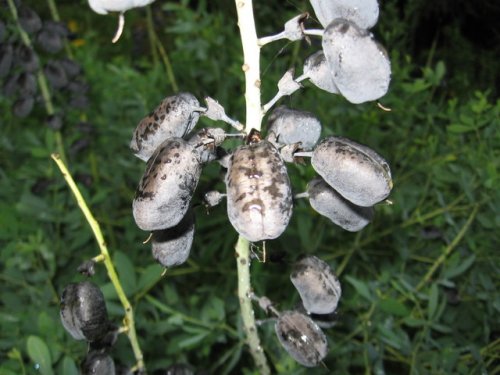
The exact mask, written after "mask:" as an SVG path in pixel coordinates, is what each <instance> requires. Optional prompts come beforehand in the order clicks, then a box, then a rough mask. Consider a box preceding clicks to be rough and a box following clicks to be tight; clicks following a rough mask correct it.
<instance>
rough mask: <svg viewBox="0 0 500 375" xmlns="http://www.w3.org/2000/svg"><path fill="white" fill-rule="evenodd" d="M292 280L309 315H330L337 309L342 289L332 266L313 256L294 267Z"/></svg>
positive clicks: (303, 259) (304, 258) (299, 261)
mask: <svg viewBox="0 0 500 375" xmlns="http://www.w3.org/2000/svg"><path fill="white" fill-rule="evenodd" d="M290 280H291V281H292V283H293V285H294V286H295V288H296V289H297V291H298V292H299V294H300V298H301V299H302V304H303V305H304V308H305V309H306V311H307V312H308V313H313V314H330V313H332V312H334V311H335V309H336V308H337V305H338V302H339V299H340V296H341V294H342V289H341V287H340V283H339V280H338V279H337V277H336V276H335V275H334V273H333V271H332V269H331V268H330V266H329V265H328V264H327V263H325V262H324V261H322V260H321V259H319V258H318V257H315V256H313V255H310V256H306V257H303V258H301V259H299V260H298V261H297V262H295V263H294V265H293V270H292V272H291V274H290Z"/></svg>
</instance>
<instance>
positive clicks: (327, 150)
mask: <svg viewBox="0 0 500 375" xmlns="http://www.w3.org/2000/svg"><path fill="white" fill-rule="evenodd" d="M311 164H312V166H313V168H314V169H315V170H316V172H317V173H318V174H319V175H320V176H321V177H323V179H324V180H325V181H326V182H327V183H328V185H330V186H331V187H332V188H334V189H335V190H336V191H337V192H338V193H339V194H340V195H342V196H343V197H344V198H346V199H347V200H349V201H350V202H352V203H354V204H356V205H358V206H363V207H371V206H373V205H375V204H376V203H378V202H381V201H383V200H384V199H386V198H387V196H388V195H389V193H390V192H391V189H392V179H391V170H390V168H389V165H388V164H387V162H386V161H385V160H384V159H383V158H382V157H381V156H380V155H379V154H377V153H376V152H375V151H373V150H372V149H371V148H369V147H367V146H364V145H361V144H359V143H356V142H354V141H351V140H349V139H347V138H343V137H333V136H332V137H327V138H325V139H323V140H322V141H321V142H320V143H319V144H318V145H317V146H316V148H315V149H314V151H313V154H312V159H311Z"/></svg>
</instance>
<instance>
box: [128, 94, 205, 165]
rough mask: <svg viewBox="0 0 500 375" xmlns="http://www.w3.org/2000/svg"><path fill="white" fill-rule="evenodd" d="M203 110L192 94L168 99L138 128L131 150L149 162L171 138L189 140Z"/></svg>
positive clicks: (143, 120) (142, 121)
mask: <svg viewBox="0 0 500 375" xmlns="http://www.w3.org/2000/svg"><path fill="white" fill-rule="evenodd" d="M200 110H201V109H200V103H199V102H198V100H197V99H196V98H195V97H194V96H193V95H192V94H189V93H180V94H177V95H173V96H168V97H166V98H165V99H163V101H162V102H161V103H160V105H159V106H158V107H156V109H155V110H154V111H153V112H151V113H150V114H149V115H148V116H146V117H145V118H144V119H142V120H141V122H140V123H139V125H137V128H136V129H135V131H134V135H133V136H132V141H131V142H130V148H131V149H132V151H133V152H134V154H135V156H137V157H138V158H139V159H141V160H144V161H147V160H148V159H149V158H150V157H151V155H152V154H153V153H154V152H155V150H156V149H157V147H158V146H159V145H160V144H161V143H162V142H164V141H165V140H167V139H168V138H173V137H179V138H182V137H184V136H186V135H187V134H188V133H189V132H190V131H191V130H192V129H193V128H194V126H195V125H196V123H197V122H198V119H199V117H200V114H199V111H200Z"/></svg>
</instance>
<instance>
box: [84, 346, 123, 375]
mask: <svg viewBox="0 0 500 375" xmlns="http://www.w3.org/2000/svg"><path fill="white" fill-rule="evenodd" d="M81 368H82V375H115V373H116V369H115V362H114V361H113V358H111V357H110V356H109V355H108V354H107V353H106V352H105V351H102V350H93V351H90V352H89V353H88V354H87V356H86V357H85V359H84V360H83V362H82V365H81Z"/></svg>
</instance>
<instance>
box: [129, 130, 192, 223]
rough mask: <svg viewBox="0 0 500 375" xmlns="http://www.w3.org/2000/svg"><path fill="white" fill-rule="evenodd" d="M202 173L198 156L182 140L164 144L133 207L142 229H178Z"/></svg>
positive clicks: (157, 152)
mask: <svg viewBox="0 0 500 375" xmlns="http://www.w3.org/2000/svg"><path fill="white" fill-rule="evenodd" d="M200 174H201V164H200V161H199V160H198V154H197V152H196V151H195V149H194V147H193V146H192V145H189V144H188V143H187V142H186V141H185V140H183V139H182V138H170V139H167V140H166V141H165V142H163V143H162V144H161V145H160V146H159V147H158V148H157V150H156V151H155V153H154V154H153V155H152V156H151V158H150V159H149V160H148V163H147V165H146V171H145V172H144V175H143V176H142V179H141V181H140V183H139V187H138V188H137V192H136V194H135V198H134V202H133V205H132V208H133V214H134V219H135V222H136V224H137V226H138V227H139V228H141V229H142V230H147V231H153V230H161V229H166V228H172V227H174V226H176V225H177V224H178V223H179V222H180V221H181V220H182V218H183V217H184V216H185V214H186V212H187V210H188V208H189V203H190V202H191V198H192V196H193V193H194V190H195V189H196V185H197V184H198V180H199V178H200Z"/></svg>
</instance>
